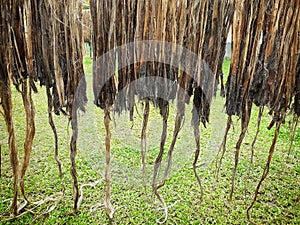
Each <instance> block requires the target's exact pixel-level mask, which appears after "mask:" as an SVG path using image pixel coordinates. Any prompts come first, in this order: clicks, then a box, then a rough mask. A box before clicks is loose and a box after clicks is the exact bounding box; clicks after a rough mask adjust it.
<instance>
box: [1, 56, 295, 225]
mask: <svg viewBox="0 0 300 225" xmlns="http://www.w3.org/2000/svg"><path fill="white" fill-rule="evenodd" d="M229 64H230V62H229V61H225V63H224V67H223V68H224V71H225V72H226V74H227V73H228V70H229ZM85 71H86V75H87V81H88V84H91V80H92V77H91V76H92V73H91V71H92V65H91V59H90V58H87V57H86V58H85ZM88 88H89V93H88V98H89V102H88V104H87V107H86V113H80V117H79V140H78V155H77V171H78V177H79V184H80V185H81V186H82V185H83V186H82V188H81V190H82V193H83V195H84V196H83V201H82V204H81V206H80V210H79V212H78V213H76V214H75V215H74V214H72V207H73V201H72V197H73V196H72V194H73V188H72V178H71V175H70V160H69V144H68V141H69V138H70V135H71V131H70V126H69V124H68V118H67V117H66V116H63V115H61V116H59V117H58V116H55V123H56V126H57V131H58V134H59V155H60V160H61V162H62V165H63V172H64V176H63V182H60V179H59V173H58V168H57V165H56V163H55V160H54V144H53V143H54V142H53V134H52V131H51V129H50V126H49V125H48V118H47V105H46V94H45V89H43V88H41V89H39V93H38V94H35V95H34V102H35V103H36V105H35V107H36V136H35V140H34V146H33V150H32V154H31V163H30V167H29V169H28V171H27V176H26V180H25V186H26V191H27V194H28V197H29V199H30V200H31V201H32V202H33V204H32V205H30V206H28V208H29V209H32V212H29V211H26V212H25V214H24V215H22V216H21V217H18V218H15V219H13V220H9V218H10V217H9V216H10V215H9V209H8V208H9V204H10V203H9V200H10V199H11V198H12V197H13V191H12V171H11V167H10V160H9V151H8V148H7V133H6V127H5V124H4V121H3V118H2V117H1V118H0V130H1V133H0V145H1V177H0V223H3V224H6V223H7V224H107V223H109V221H108V219H107V217H106V215H105V210H104V208H103V199H104V196H105V190H104V187H105V186H104V179H103V177H104V176H103V171H104V166H105V158H104V149H105V147H104V139H105V129H104V125H103V113H102V111H101V110H100V109H97V108H96V107H95V106H94V105H93V100H92V99H93V97H92V92H91V90H90V89H91V85H89V86H88ZM13 104H14V116H15V121H14V122H15V127H16V130H17V131H18V132H17V140H18V148H19V154H20V156H21V155H22V146H23V143H22V142H23V140H24V136H25V134H24V127H25V120H24V111H23V107H22V99H21V96H20V94H18V93H16V92H15V93H14V98H13ZM175 105H176V104H175V103H174V104H173V106H175ZM223 106H224V100H223V99H222V98H220V97H219V95H217V96H216V98H215V100H214V103H213V106H212V108H213V109H212V115H211V117H210V124H209V125H208V127H207V129H205V128H203V126H202V125H201V149H202V158H201V160H200V161H201V162H200V164H199V168H198V171H199V174H200V175H201V179H202V183H203V186H204V198H203V200H202V201H200V189H199V186H198V184H197V182H196V178H195V177H194V174H193V170H192V169H191V166H192V162H193V153H194V149H195V144H194V138H193V132H192V129H191V126H190V120H191V115H190V114H191V113H190V111H191V106H188V110H186V112H187V115H186V118H185V123H184V126H183V128H182V130H181V132H180V134H179V139H178V142H177V145H176V149H175V153H174V159H173V164H172V171H171V174H170V176H169V179H168V180H167V183H166V185H165V186H164V187H163V188H161V189H160V193H161V194H162V196H163V197H164V199H165V201H166V203H167V205H168V206H169V217H168V221H167V224H248V221H247V218H246V209H247V207H248V206H249V205H250V203H251V201H252V199H253V195H254V191H255V188H256V186H257V184H258V181H259V179H260V177H261V175H262V172H263V169H264V166H265V162H266V159H267V157H268V151H269V147H270V145H271V142H272V137H273V133H274V128H273V129H272V130H270V131H269V130H267V126H268V124H269V122H270V121H271V118H270V117H269V115H268V111H267V109H266V110H265V112H264V115H263V118H262V124H261V132H260V134H259V136H258V140H257V143H256V145H255V155H254V163H253V170H252V171H250V173H249V176H248V168H249V162H250V154H251V143H252V140H253V137H254V135H255V133H256V123H257V119H256V118H257V114H258V109H257V108H256V107H255V109H254V110H253V115H252V119H251V122H250V123H251V124H250V126H249V130H248V132H247V135H246V138H245V140H244V143H243V145H242V151H241V156H240V163H239V166H238V171H237V179H236V188H235V194H234V197H233V200H232V202H230V201H229V200H228V199H229V193H230V188H231V181H230V180H231V175H232V171H233V166H234V152H235V142H236V141H237V139H238V136H239V132H240V130H239V126H240V121H239V120H238V119H237V118H235V119H234V121H233V123H234V129H231V130H230V133H229V136H228V144H227V151H226V153H225V157H224V160H223V163H222V167H221V170H220V175H219V179H216V174H215V171H216V169H215V165H216V155H217V153H218V150H219V147H218V146H219V144H220V142H221V141H222V137H223V134H224V129H225V125H226V115H225V114H224V107H223ZM151 108H153V106H152V105H151ZM137 111H138V113H135V115H134V121H133V122H131V121H130V120H129V115H128V114H123V115H120V116H119V115H114V116H113V117H112V129H113V131H112V155H113V159H112V203H113V205H114V207H115V215H114V216H115V218H114V221H113V222H112V224H155V223H156V221H157V219H159V218H160V217H161V216H163V212H162V210H158V209H159V208H161V205H160V204H159V203H158V201H157V200H156V199H155V197H154V196H153V194H152V192H151V185H150V181H151V170H152V167H153V162H154V160H155V157H156V155H157V154H158V150H159V139H160V133H161V129H162V128H161V127H162V126H161V124H162V120H161V118H160V116H159V112H158V110H152V111H151V114H150V121H149V126H148V132H147V135H148V136H147V142H148V145H147V148H148V153H147V178H148V179H147V184H148V185H147V186H146V188H144V187H143V185H142V179H141V175H140V174H141V166H140V140H139V137H140V132H141V124H142V113H143V110H142V106H141V104H138V105H137ZM170 115H174V116H170V120H169V128H168V140H167V143H166V148H167V149H166V151H167V150H168V146H169V145H170V142H171V137H172V131H173V127H174V117H175V110H174V107H173V109H171V112H170ZM292 119H293V118H292V116H289V117H288V118H287V121H286V123H285V125H284V126H283V127H282V129H281V132H280V135H279V139H278V142H277V146H276V151H275V155H274V157H273V161H272V164H271V168H270V173H269V176H268V178H267V179H266V180H265V182H264V183H263V185H262V188H261V189H260V192H259V196H258V201H257V203H255V205H254V209H253V210H252V214H251V215H252V218H253V220H254V221H256V222H258V223H260V224H300V128H299V127H298V129H297V131H296V135H295V139H294V142H293V143H292V146H291V148H290V127H289V121H291V120H292ZM289 152H290V154H289ZM84 184H87V185H84ZM63 186H64V187H65V195H64V197H63V198H62V199H60V201H59V202H52V201H49V202H45V203H44V204H41V205H40V206H38V205H35V203H37V202H38V201H39V200H42V199H46V198H48V197H52V198H58V199H59V197H60V196H61V194H62V190H63ZM20 203H22V201H20ZM56 203H58V204H57V206H56V208H55V209H54V210H52V209H53V207H54V206H55V204H56ZM35 206H36V207H35ZM48 210H49V211H51V212H50V213H46V212H47V211H48Z"/></svg>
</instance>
